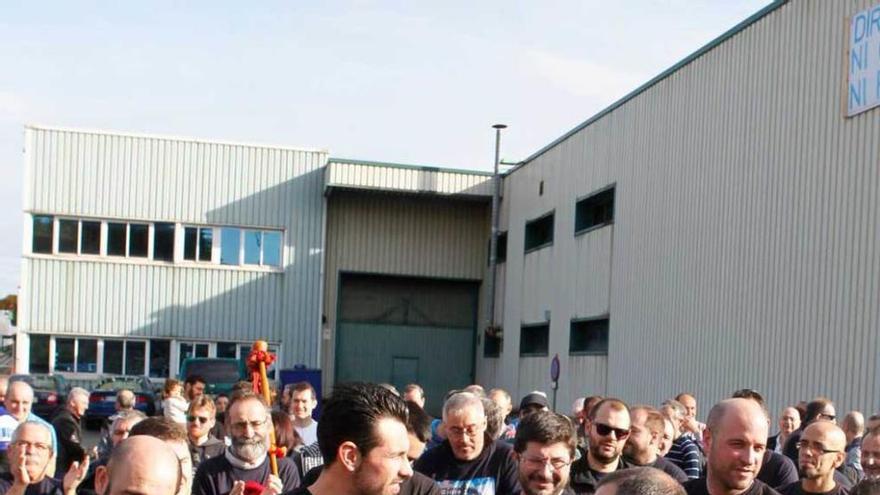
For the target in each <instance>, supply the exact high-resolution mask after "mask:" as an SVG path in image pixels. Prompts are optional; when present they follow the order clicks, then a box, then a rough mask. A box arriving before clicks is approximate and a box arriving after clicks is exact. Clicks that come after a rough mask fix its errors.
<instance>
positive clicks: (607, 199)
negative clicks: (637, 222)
mask: <svg viewBox="0 0 880 495" xmlns="http://www.w3.org/2000/svg"><path fill="white" fill-rule="evenodd" d="M555 216H556V215H555V214H554V212H550V213H547V214H546V215H543V216H541V217H538V218H535V219H533V220H529V221H528V222H526V227H525V242H524V247H523V249H524V251H525V252H529V251H533V250H536V249H540V248H542V247H545V246H549V245H551V244H553V236H554V221H555ZM612 223H614V186H611V187H609V188H607V189H603V190H602V191H599V192H597V193H594V194H591V195H589V196H587V197H585V198H583V199H580V200H578V201H577V203H575V210H574V233H575V235H578V234H582V233H584V232H587V231H590V230H593V229H596V228H600V227H604V226H606V225H610V224H612ZM496 246H497V248H496V251H495V257H496V259H497V260H498V262H499V263H501V262H504V261H506V260H507V232H500V233H499V234H498V242H497V244H496Z"/></svg>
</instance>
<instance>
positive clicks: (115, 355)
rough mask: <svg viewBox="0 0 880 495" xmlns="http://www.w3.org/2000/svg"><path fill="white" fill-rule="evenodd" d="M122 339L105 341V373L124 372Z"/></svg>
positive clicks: (117, 373)
mask: <svg viewBox="0 0 880 495" xmlns="http://www.w3.org/2000/svg"><path fill="white" fill-rule="evenodd" d="M123 344H124V343H123V342H122V341H121V340H105V341H104V373H107V374H112V375H121V374H122V346H123Z"/></svg>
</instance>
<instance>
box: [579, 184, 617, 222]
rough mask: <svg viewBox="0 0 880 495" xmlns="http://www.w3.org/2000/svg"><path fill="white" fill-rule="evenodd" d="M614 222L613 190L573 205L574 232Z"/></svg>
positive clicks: (594, 195) (607, 190)
mask: <svg viewBox="0 0 880 495" xmlns="http://www.w3.org/2000/svg"><path fill="white" fill-rule="evenodd" d="M613 221H614V188H613V187H612V188H610V189H606V190H604V191H602V192H599V193H596V194H593V195H592V196H590V197H587V198H584V199H582V200H580V201H578V202H577V205H575V213H574V231H575V232H580V231H582V230H587V229H591V228H593V227H597V226H600V225H606V224H610V223H611V222H613Z"/></svg>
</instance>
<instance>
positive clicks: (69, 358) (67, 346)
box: [55, 338, 76, 372]
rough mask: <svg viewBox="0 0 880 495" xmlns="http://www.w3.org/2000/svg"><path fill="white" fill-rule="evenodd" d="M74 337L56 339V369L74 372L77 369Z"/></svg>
mask: <svg viewBox="0 0 880 495" xmlns="http://www.w3.org/2000/svg"><path fill="white" fill-rule="evenodd" d="M75 345H76V341H75V340H74V339H60V338H56V339H55V371H69V372H73V370H74V369H76V363H75V361H74V358H75V354H74V346H75Z"/></svg>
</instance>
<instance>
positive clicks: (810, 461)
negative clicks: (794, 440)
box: [779, 421, 848, 495]
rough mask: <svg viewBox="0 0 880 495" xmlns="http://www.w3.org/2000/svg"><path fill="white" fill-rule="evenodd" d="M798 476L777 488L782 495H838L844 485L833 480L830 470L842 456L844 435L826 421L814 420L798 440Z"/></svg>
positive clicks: (841, 460)
mask: <svg viewBox="0 0 880 495" xmlns="http://www.w3.org/2000/svg"><path fill="white" fill-rule="evenodd" d="M797 448H798V470H799V471H800V474H801V479H800V480H799V481H795V482H794V483H790V484H788V485H786V486H784V487H782V488H780V489H779V492H780V493H782V494H783V495H813V494H823V495H824V494H827V495H840V494H845V493H847V492H848V490H847V489H845V488H843V487H842V486H840V485H839V484H838V483H836V482H835V481H834V471H835V469H837V468H838V467H839V466H840V465H841V464H843V461H844V460H845V459H846V453H845V452H844V448H846V435H845V434H844V433H843V430H841V429H840V428H839V427H838V426H837V425H835V424H834V423H831V422H830V421H814V422H813V423H811V424H810V426H808V427H807V428H806V429H805V430H804V433H803V435H801V440H800V442H798V445H797Z"/></svg>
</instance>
